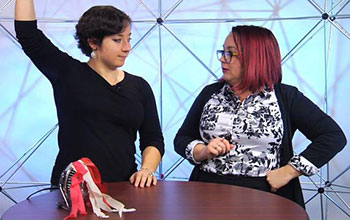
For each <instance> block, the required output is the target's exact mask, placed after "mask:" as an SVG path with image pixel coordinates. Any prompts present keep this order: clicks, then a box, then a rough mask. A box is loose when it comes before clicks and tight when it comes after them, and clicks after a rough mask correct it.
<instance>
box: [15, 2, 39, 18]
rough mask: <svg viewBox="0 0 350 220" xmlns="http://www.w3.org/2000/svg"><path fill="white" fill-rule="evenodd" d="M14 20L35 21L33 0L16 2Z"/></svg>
mask: <svg viewBox="0 0 350 220" xmlns="http://www.w3.org/2000/svg"><path fill="white" fill-rule="evenodd" d="M15 19H16V20H17V21H33V20H36V16H35V9H34V2H33V0H16V5H15Z"/></svg>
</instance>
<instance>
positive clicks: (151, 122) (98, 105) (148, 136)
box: [15, 21, 164, 185]
mask: <svg viewBox="0 0 350 220" xmlns="http://www.w3.org/2000/svg"><path fill="white" fill-rule="evenodd" d="M15 30H16V34H17V38H18V40H19V42H20V44H21V45H22V48H23V50H24V52H25V53H26V55H27V56H28V57H29V58H30V59H31V60H32V62H33V63H34V64H35V66H36V67H37V68H38V69H39V70H40V71H41V72H42V73H43V74H44V75H45V76H46V77H47V78H48V79H49V81H50V82H51V84H52V87H53V92H54V98H55V104H56V108H57V116H58V123H59V132H58V145H59V153H58V155H57V158H56V162H55V165H54V168H53V171H52V176H51V183H52V184H55V185H56V184H57V183H58V180H59V177H60V174H61V172H62V171H63V170H64V169H65V167H66V166H67V165H68V164H69V163H70V162H73V161H76V160H78V159H80V158H82V157H88V158H90V159H91V160H92V162H93V163H95V164H96V166H97V168H98V169H99V171H100V173H101V177H102V181H105V182H112V181H126V180H128V178H129V177H130V176H131V174H132V173H134V172H135V171H136V169H137V164H136V163H135V155H134V154H135V152H136V148H135V141H136V138H137V132H139V137H140V146H139V147H140V150H141V151H143V150H144V149H145V148H146V147H148V146H154V147H156V148H157V149H158V150H159V152H160V154H161V155H163V154H164V141H163V135H162V132H161V128H160V123H159V118H158V114H157V109H156V104H155V99H154V95H153V92H152V89H151V87H150V86H149V84H148V83H147V82H146V81H145V80H144V79H142V78H141V77H138V76H135V75H132V74H129V73H127V72H125V78H124V79H123V80H122V81H121V82H119V83H118V84H116V85H110V84H109V83H108V82H107V81H106V80H105V79H104V78H102V77H101V76H100V75H99V74H98V73H97V72H95V71H94V70H93V69H91V68H90V67H89V66H88V65H87V63H84V62H80V61H78V60H76V59H74V58H72V57H71V56H69V55H68V54H66V53H64V52H62V51H60V50H59V49H58V48H57V47H55V46H54V45H53V44H52V43H51V42H50V40H49V39H48V38H47V37H46V36H45V35H44V34H43V33H42V32H41V31H40V30H38V29H37V22H36V21H15Z"/></svg>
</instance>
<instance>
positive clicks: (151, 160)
mask: <svg viewBox="0 0 350 220" xmlns="http://www.w3.org/2000/svg"><path fill="white" fill-rule="evenodd" d="M161 159H162V157H161V155H160V152H159V150H158V149H157V148H156V147H153V146H148V147H146V149H145V150H144V151H143V153H142V169H149V170H150V171H152V172H155V171H156V170H157V168H158V165H159V163H160V160H161Z"/></svg>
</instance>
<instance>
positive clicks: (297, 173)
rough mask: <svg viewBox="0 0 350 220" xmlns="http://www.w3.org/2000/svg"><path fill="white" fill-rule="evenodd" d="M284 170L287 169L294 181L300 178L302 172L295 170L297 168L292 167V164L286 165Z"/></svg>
mask: <svg viewBox="0 0 350 220" xmlns="http://www.w3.org/2000/svg"><path fill="white" fill-rule="evenodd" d="M284 169H285V171H286V173H287V175H288V176H289V177H290V179H294V178H296V177H298V176H300V175H301V172H300V171H298V170H297V169H295V168H294V167H293V166H292V165H290V164H287V165H285V166H284Z"/></svg>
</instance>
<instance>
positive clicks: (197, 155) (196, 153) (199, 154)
mask: <svg viewBox="0 0 350 220" xmlns="http://www.w3.org/2000/svg"><path fill="white" fill-rule="evenodd" d="M204 148H206V145H205V144H197V145H196V146H194V148H193V158H194V159H195V160H196V161H199V162H200V161H203V160H207V159H208V158H207V157H206V155H204V154H203V149H204Z"/></svg>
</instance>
